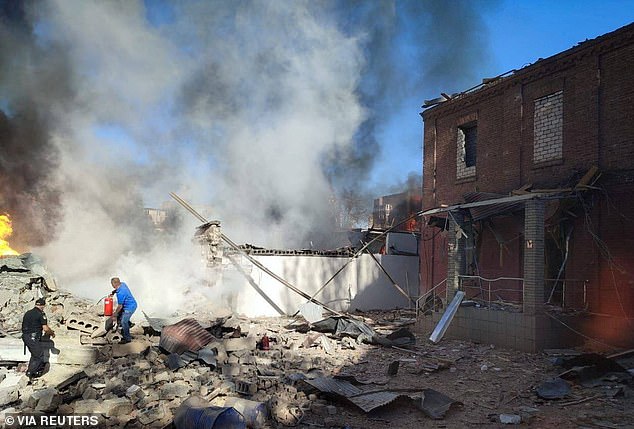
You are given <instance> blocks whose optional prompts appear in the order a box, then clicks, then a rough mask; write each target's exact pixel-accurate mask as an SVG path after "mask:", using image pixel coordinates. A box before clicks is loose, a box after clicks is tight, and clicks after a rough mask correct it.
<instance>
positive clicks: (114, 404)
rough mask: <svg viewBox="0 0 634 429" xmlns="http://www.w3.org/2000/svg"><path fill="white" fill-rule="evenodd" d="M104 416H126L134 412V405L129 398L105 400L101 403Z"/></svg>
mask: <svg viewBox="0 0 634 429" xmlns="http://www.w3.org/2000/svg"><path fill="white" fill-rule="evenodd" d="M101 407H102V410H103V411H102V414H105V416H106V417H119V416H125V415H128V414H130V413H131V412H132V409H133V407H132V403H131V402H130V401H129V400H128V399H127V398H112V399H105V400H104V401H103V402H102V403H101Z"/></svg>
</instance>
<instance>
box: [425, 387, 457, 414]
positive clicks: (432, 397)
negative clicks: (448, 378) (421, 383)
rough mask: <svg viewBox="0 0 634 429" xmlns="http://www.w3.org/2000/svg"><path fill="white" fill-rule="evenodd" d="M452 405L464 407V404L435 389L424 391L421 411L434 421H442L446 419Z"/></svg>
mask: <svg viewBox="0 0 634 429" xmlns="http://www.w3.org/2000/svg"><path fill="white" fill-rule="evenodd" d="M452 405H462V402H460V401H456V400H455V399H452V398H450V397H449V396H447V395H445V394H443V393H440V392H438V391H436V390H434V389H423V398H422V399H421V409H422V410H423V412H424V413H425V414H427V415H428V416H429V417H431V418H432V419H442V418H443V417H445V414H446V413H447V411H449V408H451V406H452Z"/></svg>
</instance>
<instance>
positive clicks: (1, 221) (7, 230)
mask: <svg viewBox="0 0 634 429" xmlns="http://www.w3.org/2000/svg"><path fill="white" fill-rule="evenodd" d="M11 234H13V228H12V227H11V218H9V215H0V256H3V255H19V253H18V252H17V251H15V250H13V249H12V248H11V246H9V243H8V242H7V241H5V239H6V238H9V237H11Z"/></svg>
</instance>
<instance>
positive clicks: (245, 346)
mask: <svg viewBox="0 0 634 429" xmlns="http://www.w3.org/2000/svg"><path fill="white" fill-rule="evenodd" d="M222 343H223V344H224V348H225V350H226V351H227V352H235V351H240V350H255V348H256V343H257V338H255V337H240V338H227V339H225V340H222Z"/></svg>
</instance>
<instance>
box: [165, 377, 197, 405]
mask: <svg viewBox="0 0 634 429" xmlns="http://www.w3.org/2000/svg"><path fill="white" fill-rule="evenodd" d="M190 390H191V387H190V386H189V384H187V383H185V382H184V381H175V382H174V383H170V384H164V385H162V386H161V387H160V388H159V399H163V400H168V401H169V400H172V399H174V398H184V397H186V396H187V395H188V394H189V392H190Z"/></svg>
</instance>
